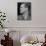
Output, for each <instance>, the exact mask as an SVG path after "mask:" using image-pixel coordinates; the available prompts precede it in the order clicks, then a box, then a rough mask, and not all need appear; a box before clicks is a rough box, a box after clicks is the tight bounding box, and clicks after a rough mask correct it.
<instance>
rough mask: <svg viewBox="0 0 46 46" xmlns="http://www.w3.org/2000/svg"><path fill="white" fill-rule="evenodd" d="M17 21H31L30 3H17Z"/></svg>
mask: <svg viewBox="0 0 46 46" xmlns="http://www.w3.org/2000/svg"><path fill="white" fill-rule="evenodd" d="M17 20H31V2H18V3H17Z"/></svg>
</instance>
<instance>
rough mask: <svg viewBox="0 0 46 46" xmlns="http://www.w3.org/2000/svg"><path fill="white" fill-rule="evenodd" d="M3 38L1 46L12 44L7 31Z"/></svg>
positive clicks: (10, 45)
mask: <svg viewBox="0 0 46 46" xmlns="http://www.w3.org/2000/svg"><path fill="white" fill-rule="evenodd" d="M4 37H5V40H3V39H2V40H1V44H2V45H3V46H13V40H12V39H11V38H10V37H9V33H7V36H6V35H4Z"/></svg>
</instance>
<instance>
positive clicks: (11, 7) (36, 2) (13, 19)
mask: <svg viewBox="0 0 46 46" xmlns="http://www.w3.org/2000/svg"><path fill="white" fill-rule="evenodd" d="M24 1H25V2H27V1H28V2H31V3H32V20H31V21H18V20H17V2H24ZM45 4H46V0H44V1H43V0H22V1H21V0H0V9H1V10H2V11H5V12H6V15H7V19H8V22H7V23H6V25H5V26H6V27H46V5H45Z"/></svg>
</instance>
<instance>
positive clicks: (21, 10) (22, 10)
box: [20, 4, 28, 13]
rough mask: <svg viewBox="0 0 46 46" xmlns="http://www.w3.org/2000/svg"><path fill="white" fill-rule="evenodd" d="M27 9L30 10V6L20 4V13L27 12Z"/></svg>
mask: <svg viewBox="0 0 46 46" xmlns="http://www.w3.org/2000/svg"><path fill="white" fill-rule="evenodd" d="M27 10H28V8H26V7H25V4H22V5H21V6H20V13H24V12H26V11H27Z"/></svg>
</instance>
